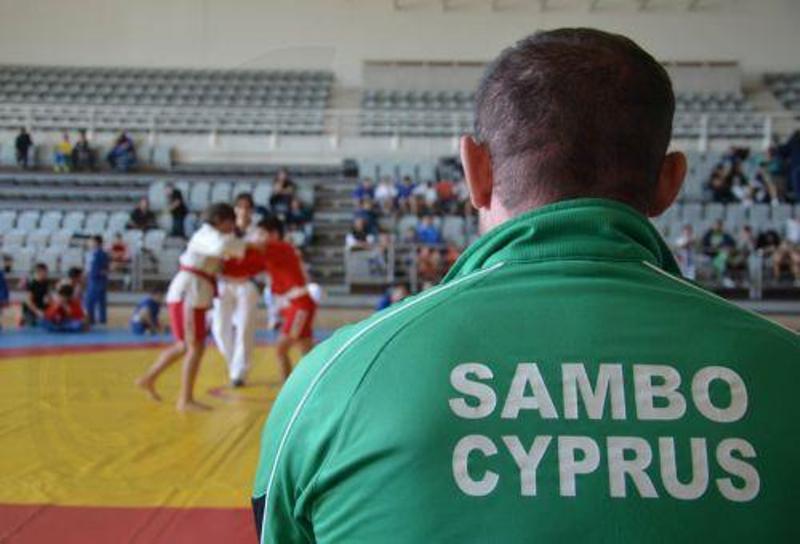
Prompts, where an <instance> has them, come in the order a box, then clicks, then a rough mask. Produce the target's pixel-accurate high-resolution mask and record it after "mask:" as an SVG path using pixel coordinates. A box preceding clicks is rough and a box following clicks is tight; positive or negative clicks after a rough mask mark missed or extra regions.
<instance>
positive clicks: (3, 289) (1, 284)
mask: <svg viewBox="0 0 800 544" xmlns="http://www.w3.org/2000/svg"><path fill="white" fill-rule="evenodd" d="M8 302H9V295H8V283H6V273H5V270H3V269H2V268H0V330H3V308H5V307H6V306H8Z"/></svg>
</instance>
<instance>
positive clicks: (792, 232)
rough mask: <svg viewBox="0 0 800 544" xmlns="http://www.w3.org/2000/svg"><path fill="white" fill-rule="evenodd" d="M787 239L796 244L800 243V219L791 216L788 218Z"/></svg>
mask: <svg viewBox="0 0 800 544" xmlns="http://www.w3.org/2000/svg"><path fill="white" fill-rule="evenodd" d="M786 239H787V240H788V241H789V242H791V243H793V244H794V245H796V246H797V245H800V219H798V218H796V217H790V218H789V219H787V220H786Z"/></svg>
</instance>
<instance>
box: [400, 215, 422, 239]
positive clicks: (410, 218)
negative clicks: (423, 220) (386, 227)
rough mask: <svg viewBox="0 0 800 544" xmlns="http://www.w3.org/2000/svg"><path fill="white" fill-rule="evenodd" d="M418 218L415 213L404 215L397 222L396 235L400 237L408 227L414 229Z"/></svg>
mask: <svg viewBox="0 0 800 544" xmlns="http://www.w3.org/2000/svg"><path fill="white" fill-rule="evenodd" d="M418 223H419V218H418V217H417V216H416V215H404V216H403V217H401V218H400V220H399V221H398V222H397V235H398V236H400V237H402V236H403V235H404V234H405V233H406V232H407V231H408V230H409V229H416V228H417V224H418Z"/></svg>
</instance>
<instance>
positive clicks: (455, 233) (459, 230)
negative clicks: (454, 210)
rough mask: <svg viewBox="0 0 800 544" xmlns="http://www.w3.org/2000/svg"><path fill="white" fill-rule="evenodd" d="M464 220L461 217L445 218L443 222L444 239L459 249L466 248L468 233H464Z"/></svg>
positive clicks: (449, 216)
mask: <svg viewBox="0 0 800 544" xmlns="http://www.w3.org/2000/svg"><path fill="white" fill-rule="evenodd" d="M464 224H465V221H464V218H463V217H459V216H451V215H448V216H445V218H444V219H443V220H442V238H444V240H445V241H446V242H451V243H453V244H455V245H457V246H458V247H464V245H465V243H466V233H465V232H464Z"/></svg>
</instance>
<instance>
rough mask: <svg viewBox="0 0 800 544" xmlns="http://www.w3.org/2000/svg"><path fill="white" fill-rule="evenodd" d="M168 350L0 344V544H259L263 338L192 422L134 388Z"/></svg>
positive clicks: (214, 376) (166, 382)
mask: <svg viewBox="0 0 800 544" xmlns="http://www.w3.org/2000/svg"><path fill="white" fill-rule="evenodd" d="M361 314H362V315H358V312H352V311H351V312H345V313H344V314H340V315H339V316H336V317H332V315H331V314H330V313H327V314H325V315H323V316H321V321H322V322H323V323H325V324H327V325H329V326H330V325H334V324H335V323H336V322H338V324H341V323H343V322H346V321H351V320H353V319H355V318H357V317H363V314H364V312H361ZM779 320H780V321H781V322H783V323H784V324H787V325H789V326H793V327H797V325H798V318H797V317H784V318H780V319H779ZM320 336H321V337H322V336H324V334H321V335H320ZM167 340H168V338H167V337H160V338H155V339H153V338H149V337H148V338H142V337H135V336H133V335H131V334H129V333H127V332H124V331H123V330H122V329H118V328H115V327H113V326H112V327H111V329H109V330H108V331H101V332H92V333H87V334H83V335H71V336H62V335H48V334H46V333H40V332H20V331H13V330H12V331H9V330H4V331H3V332H2V333H0V448H2V454H0V542H4V543H5V542H9V543H11V542H13V543H26V544H27V543H31V544H33V543H41V542H56V541H57V542H60V543H63V544H71V543H76V544H77V543H87V542H108V543H111V542H113V543H165V544H166V543H170V544H174V543H183V542H192V543H195V544H205V543H217V542H226V543H239V542H242V543H245V542H253V541H254V539H255V534H254V530H253V523H252V519H251V514H250V510H249V500H250V496H249V489H250V486H251V481H252V477H253V473H254V469H255V464H256V458H257V455H258V443H259V435H260V431H261V427H262V425H263V422H264V419H265V416H266V415H267V413H268V411H269V407H270V405H271V403H272V401H273V400H274V399H275V397H276V395H277V394H278V391H279V389H280V383H279V379H278V371H277V364H276V362H275V358H274V353H273V349H272V348H271V347H270V345H269V342H270V340H271V336H270V335H267V334H260V335H259V346H258V348H257V351H256V356H255V365H254V369H253V372H252V374H251V380H250V383H249V385H248V386H247V387H245V388H242V389H236V390H234V389H231V388H229V387H228V386H227V385H226V382H227V379H226V375H225V371H224V364H223V361H222V358H221V357H220V355H219V353H218V352H217V351H216V349H214V348H213V347H212V348H211V349H209V351H208V352H207V355H206V359H205V360H204V362H203V366H202V368H201V371H200V376H199V379H198V386H197V394H198V395H197V396H198V398H199V399H201V400H202V401H203V402H207V403H209V404H211V405H213V407H214V410H213V411H211V412H208V413H187V414H179V413H177V412H176V411H175V409H174V404H173V402H172V400H173V399H174V398H175V396H176V394H177V389H178V367H179V365H176V366H175V367H174V369H172V370H171V371H170V372H168V373H167V374H166V375H165V377H164V379H163V380H162V381H161V382H160V383H159V388H160V391H161V392H162V394H163V396H164V397H165V401H164V402H162V403H156V402H153V401H151V400H149V399H148V398H147V396H146V395H145V394H144V393H142V392H141V391H140V390H138V389H137V388H135V387H134V386H133V382H134V379H135V378H136V377H137V376H138V375H139V374H141V373H142V372H143V371H144V369H145V368H146V367H147V366H148V365H149V364H150V363H151V362H152V360H153V359H154V358H155V356H156V354H157V353H158V351H159V349H160V347H161V345H162V344H163V343H164V342H165V341H167Z"/></svg>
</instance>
